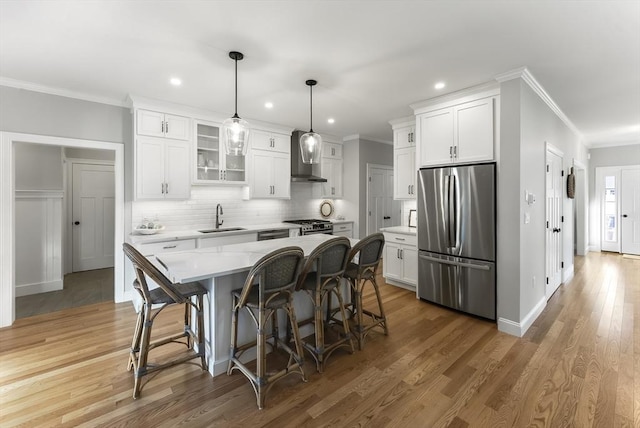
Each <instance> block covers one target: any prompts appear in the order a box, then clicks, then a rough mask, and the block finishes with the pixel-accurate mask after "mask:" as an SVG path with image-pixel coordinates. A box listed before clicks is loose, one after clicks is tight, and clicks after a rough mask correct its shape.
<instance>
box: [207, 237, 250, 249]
mask: <svg viewBox="0 0 640 428" xmlns="http://www.w3.org/2000/svg"><path fill="white" fill-rule="evenodd" d="M257 240H258V234H257V233H241V234H238V235H228V236H218V237H213V238H198V248H211V247H219V246H221V245H231V244H240V243H244V242H255V241H257Z"/></svg>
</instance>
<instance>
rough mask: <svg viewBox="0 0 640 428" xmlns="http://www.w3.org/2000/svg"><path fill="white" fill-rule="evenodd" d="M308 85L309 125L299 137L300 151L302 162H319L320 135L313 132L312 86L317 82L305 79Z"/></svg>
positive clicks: (320, 150)
mask: <svg viewBox="0 0 640 428" xmlns="http://www.w3.org/2000/svg"><path fill="white" fill-rule="evenodd" d="M305 83H306V84H307V86H309V106H310V109H309V110H310V112H311V113H310V116H309V117H310V120H309V122H310V126H309V132H307V133H305V134H302V137H300V153H301V154H302V162H303V163H311V164H314V163H320V156H321V155H322V137H321V136H320V134H316V133H315V132H313V87H314V86H315V85H316V84H317V83H318V82H316V81H315V80H307V81H306V82H305Z"/></svg>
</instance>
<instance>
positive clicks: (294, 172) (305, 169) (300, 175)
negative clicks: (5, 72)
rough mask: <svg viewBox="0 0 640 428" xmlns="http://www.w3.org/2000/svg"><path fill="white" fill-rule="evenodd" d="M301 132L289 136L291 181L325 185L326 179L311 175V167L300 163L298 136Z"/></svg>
mask: <svg viewBox="0 0 640 428" xmlns="http://www.w3.org/2000/svg"><path fill="white" fill-rule="evenodd" d="M302 134H304V132H303V131H294V132H293V134H292V135H291V181H292V182H296V183H305V182H306V183H326V182H327V179H326V178H322V177H318V176H317V175H313V165H311V164H308V163H303V162H302V155H301V154H300V136H301V135H302Z"/></svg>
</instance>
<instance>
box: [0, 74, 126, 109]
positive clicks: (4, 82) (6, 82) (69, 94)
mask: <svg viewBox="0 0 640 428" xmlns="http://www.w3.org/2000/svg"><path fill="white" fill-rule="evenodd" d="M0 86H8V87H10V88H16V89H25V90H27V91H33V92H40V93H43V94H49V95H57V96H59V97H65V98H74V99H77V100H82V101H89V102H92V103H99V104H107V105H112V106H116V107H127V102H126V100H116V99H113V98H108V97H101V96H97V95H92V94H86V93H84V92H76V91H70V90H68V89H61V88H54V87H52V86H45V85H40V84H38V83H32V82H26V81H24V80H16V79H10V78H8V77H2V76H0Z"/></svg>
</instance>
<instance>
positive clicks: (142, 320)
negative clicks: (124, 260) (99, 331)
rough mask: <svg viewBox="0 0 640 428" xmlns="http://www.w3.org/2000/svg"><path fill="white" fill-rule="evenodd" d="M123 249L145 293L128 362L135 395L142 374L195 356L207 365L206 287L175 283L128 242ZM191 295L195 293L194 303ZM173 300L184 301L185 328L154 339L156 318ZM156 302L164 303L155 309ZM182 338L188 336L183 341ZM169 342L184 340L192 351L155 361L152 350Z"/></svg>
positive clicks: (137, 287)
mask: <svg viewBox="0 0 640 428" xmlns="http://www.w3.org/2000/svg"><path fill="white" fill-rule="evenodd" d="M122 249H123V251H124V253H125V254H126V255H127V257H128V258H129V259H130V260H131V263H132V264H133V268H134V271H135V273H136V279H135V280H134V281H133V288H134V289H135V290H136V291H137V292H138V293H139V294H140V296H141V297H142V301H143V305H142V308H141V310H140V312H138V319H137V321H136V326H135V330H134V333H133V340H132V342H131V351H130V352H129V363H128V364H127V370H129V371H131V369H133V372H134V379H135V384H134V387H133V398H138V397H139V396H140V390H141V389H142V378H143V377H144V376H146V375H148V374H149V373H153V372H156V371H158V370H162V369H165V368H169V367H172V366H175V365H177V364H181V363H186V362H188V361H190V360H193V359H195V358H200V365H201V367H202V369H203V370H206V369H207V362H206V359H205V354H204V337H205V336H204V317H203V307H204V295H205V294H207V289H206V288H204V287H203V286H202V284H200V283H199V282H190V283H186V284H174V283H172V282H171V281H169V280H168V279H167V277H166V276H164V275H163V274H162V272H160V271H159V270H158V269H157V268H156V267H155V266H154V265H153V264H152V263H151V262H150V261H149V260H147V258H146V257H145V256H143V255H142V254H140V252H138V250H136V249H135V248H133V247H132V246H131V245H129V244H127V243H126V242H125V243H124V244H122ZM147 277H149V278H150V279H151V280H152V281H154V282H155V283H156V284H158V288H154V289H152V290H150V289H149V286H148V284H147ZM192 297H196V299H195V300H196V301H195V303H194V302H193V301H192ZM174 304H184V328H183V329H182V331H181V332H180V333H176V334H173V335H171V336H169V337H165V338H162V339H158V340H155V341H153V342H152V341H151V329H152V327H153V322H154V321H155V319H156V317H157V316H158V314H160V312H162V310H164V309H165V308H166V307H168V306H171V305H174ZM154 305H156V307H157V305H161V306H160V307H159V308H157V309H154V307H153V306H154ZM192 308H194V309H195V314H196V320H195V322H196V325H197V327H196V328H197V333H194V331H193V329H192V327H191V326H192V323H193V321H194V320H193V319H191V317H190V315H191V314H192V311H191V309H192ZM180 339H186V340H185V342H181V341H180ZM194 342H196V343H197V344H198V350H197V351H195V350H194ZM169 343H183V344H185V345H187V349H188V350H189V352H187V353H186V354H184V353H182V354H180V355H179V356H177V357H176V358H174V359H172V360H171V361H168V362H165V363H163V364H154V363H150V362H149V361H148V359H149V351H151V350H152V349H154V348H157V347H159V346H162V345H167V344H169Z"/></svg>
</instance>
